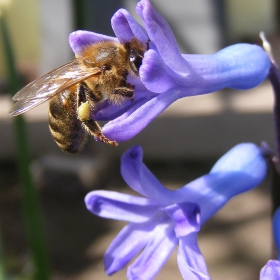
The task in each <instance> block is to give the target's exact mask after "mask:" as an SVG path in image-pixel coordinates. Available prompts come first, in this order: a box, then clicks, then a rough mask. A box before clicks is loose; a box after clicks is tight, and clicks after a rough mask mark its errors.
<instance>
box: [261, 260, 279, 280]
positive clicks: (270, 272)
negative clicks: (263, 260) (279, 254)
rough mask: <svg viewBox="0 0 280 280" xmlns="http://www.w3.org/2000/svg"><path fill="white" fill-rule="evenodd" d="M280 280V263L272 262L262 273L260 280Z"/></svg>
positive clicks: (268, 263) (269, 262)
mask: <svg viewBox="0 0 280 280" xmlns="http://www.w3.org/2000/svg"><path fill="white" fill-rule="evenodd" d="M279 279H280V262H279V261H277V260H270V261H268V262H267V264H266V265H265V266H264V267H263V268H262V270H261V272H260V280H279Z"/></svg>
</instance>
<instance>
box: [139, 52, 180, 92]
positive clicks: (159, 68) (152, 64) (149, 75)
mask: <svg viewBox="0 0 280 280" xmlns="http://www.w3.org/2000/svg"><path fill="white" fill-rule="evenodd" d="M172 74H173V75H172ZM139 75H140V78H141V81H142V82H143V84H144V85H145V86H146V88H147V89H148V90H150V91H152V92H156V93H162V92H166V91H168V90H170V89H172V88H174V87H176V86H177V84H176V77H175V79H174V76H175V75H176V73H173V71H172V70H171V69H169V68H168V67H167V65H166V64H165V63H164V61H163V59H162V58H161V56H160V55H159V54H158V53H157V52H156V51H154V50H148V51H147V52H146V53H145V56H144V59H143V62H142V66H141V67H140V72H139ZM177 76H178V74H177ZM178 77H179V76H178Z"/></svg>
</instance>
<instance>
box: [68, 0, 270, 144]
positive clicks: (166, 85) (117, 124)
mask: <svg viewBox="0 0 280 280" xmlns="http://www.w3.org/2000/svg"><path fill="white" fill-rule="evenodd" d="M136 12H137V13H138V15H139V16H140V17H141V19H142V21H143V26H144V27H143V26H142V25H140V24H139V23H138V22H137V21H136V20H135V19H134V18H133V17H132V16H131V15H130V14H129V12H128V11H126V10H125V9H120V10H118V11H117V12H116V13H115V14H114V15H113V17H112V20H111V24H112V28H113V30H114V32H115V35H116V37H110V36H105V35H101V34H97V33H94V32H90V31H81V30H79V31H75V32H73V33H72V34H70V37H69V42H70V46H71V48H72V50H73V52H74V53H75V54H80V53H81V52H82V50H83V48H84V46H86V45H88V44H91V43H95V42H99V41H106V40H113V41H119V42H121V43H124V42H127V41H130V40H131V39H132V38H133V37H136V38H137V39H138V40H139V41H140V42H142V43H143V44H146V42H147V41H149V50H148V51H146V52H145V54H144V59H143V62H142V66H141V67H140V70H139V79H137V78H133V77H131V79H132V80H129V82H130V83H131V84H133V85H135V98H134V102H132V103H131V102H130V101H127V102H126V103H124V104H123V105H122V106H116V105H112V104H110V103H106V102H103V103H102V104H100V105H99V106H98V107H97V108H96V110H95V113H94V119H96V120H104V121H108V120H109V122H108V123H107V124H106V125H105V126H104V127H103V129H102V131H103V133H104V135H105V136H106V137H108V138H109V139H114V140H116V141H118V142H122V141H126V140H128V139H130V138H132V137H134V136H135V135H136V134H138V133H139V132H140V131H141V130H142V129H144V128H145V127H146V126H147V125H148V124H149V123H150V122H151V121H152V120H153V119H154V118H155V117H157V116H158V115H159V114H160V113H161V112H163V111H164V110H165V109H166V108H167V107H168V106H169V105H170V104H172V103H173V102H174V101H176V100H178V99H180V98H183V97H188V96H194V95H201V94H206V93H211V92H213V91H217V90H220V89H223V88H233V89H249V88H252V87H255V86H257V85H258V84H260V83H261V82H262V81H263V80H264V79H265V78H266V76H267V74H268V71H269V67H270V61H269V58H268V56H267V54H266V53H265V52H264V50H263V49H262V48H261V47H259V46H256V45H251V44H235V45H232V46H229V47H227V48H225V49H222V50H221V51H219V52H217V53H216V54H213V55H189V54H183V55H182V54H181V53H180V51H179V48H178V46H177V43H176V39H175V37H174V34H173V32H172V30H171V28H170V27H169V25H168V23H167V22H166V20H165V19H164V18H163V17H162V16H161V15H160V14H159V13H158V12H157V11H156V10H155V9H154V8H153V6H152V5H151V4H150V2H149V1H148V0H141V1H139V2H138V4H137V6H136ZM128 128H129V129H128Z"/></svg>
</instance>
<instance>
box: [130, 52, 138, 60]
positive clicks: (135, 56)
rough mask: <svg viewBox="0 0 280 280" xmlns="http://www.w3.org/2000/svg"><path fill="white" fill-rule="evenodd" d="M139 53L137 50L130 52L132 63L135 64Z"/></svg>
mask: <svg viewBox="0 0 280 280" xmlns="http://www.w3.org/2000/svg"><path fill="white" fill-rule="evenodd" d="M137 56H138V53H137V52H136V51H135V50H130V52H129V60H130V62H134V61H135V60H136V59H137Z"/></svg>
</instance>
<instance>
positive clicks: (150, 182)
mask: <svg viewBox="0 0 280 280" xmlns="http://www.w3.org/2000/svg"><path fill="white" fill-rule="evenodd" d="M121 173H122V176H123V179H124V180H125V181H126V183H127V184H128V185H129V186H130V187H131V188H132V189H133V190H135V191H137V192H138V193H140V194H142V195H144V196H146V197H149V198H150V199H152V200H154V201H157V203H158V204H159V202H160V196H157V195H158V194H161V195H163V196H164V195H166V194H169V190H168V189H166V188H165V187H164V186H163V185H162V184H161V183H160V182H159V181H158V179H157V178H156V177H155V176H154V175H153V174H152V172H151V171H150V170H149V169H148V168H147V167H146V165H145V164H144V163H143V151H142V148H141V147H140V146H134V147H132V148H130V149H129V150H127V151H126V152H125V153H124V154H123V155H122V160H121ZM150 187H151V188H150ZM153 194H155V195H153ZM166 196H168V195H166ZM159 205H160V204H159Z"/></svg>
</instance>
